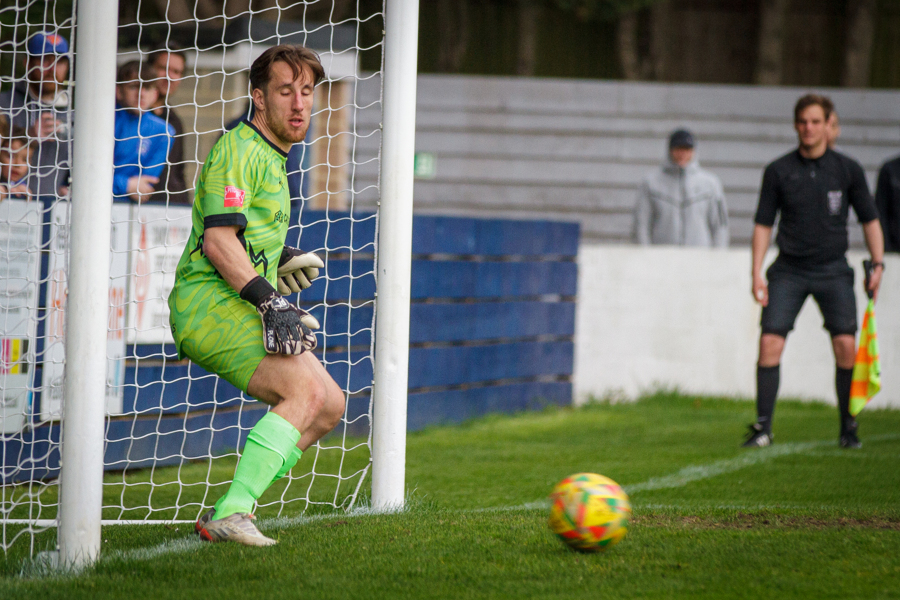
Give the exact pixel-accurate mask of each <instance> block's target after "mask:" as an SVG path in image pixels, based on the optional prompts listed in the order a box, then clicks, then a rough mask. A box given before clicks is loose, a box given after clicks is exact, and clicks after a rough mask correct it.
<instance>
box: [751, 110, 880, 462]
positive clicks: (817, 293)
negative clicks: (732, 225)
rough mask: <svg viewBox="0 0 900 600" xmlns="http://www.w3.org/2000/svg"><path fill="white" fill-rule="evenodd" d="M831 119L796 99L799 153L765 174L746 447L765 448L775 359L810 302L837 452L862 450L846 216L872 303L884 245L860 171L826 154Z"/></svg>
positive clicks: (776, 375) (757, 235)
mask: <svg viewBox="0 0 900 600" xmlns="http://www.w3.org/2000/svg"><path fill="white" fill-rule="evenodd" d="M833 112H834V105H833V104H832V102H831V100H830V99H829V98H827V97H825V96H820V95H817V94H809V95H806V96H803V97H802V98H800V99H799V100H798V101H797V104H796V106H795V107H794V129H796V131H797V137H798V140H799V146H798V148H797V149H796V150H794V151H793V152H791V153H790V154H787V155H785V156H782V157H781V158H779V159H778V160H776V161H775V162H773V163H772V164H770V165H769V166H767V167H766V170H765V173H764V175H763V181H762V190H761V192H760V196H759V206H758V207H757V210H756V219H755V222H756V225H755V227H754V230H753V241H752V249H753V271H752V277H753V297H754V299H755V300H756V301H757V302H759V304H761V305H762V307H763V310H762V318H761V323H760V324H761V329H762V332H761V335H760V339H759V361H758V362H757V368H756V386H757V392H756V413H757V420H756V423H754V424H752V425H751V426H750V432H749V435H748V436H747V440H746V441H745V442H744V446H745V447H762V446H768V445H769V444H771V443H772V415H773V414H774V412H775V398H776V396H777V395H778V383H779V379H780V364H781V354H782V352H783V350H784V344H785V339H786V338H787V334H788V333H789V332H790V331H791V330H792V329H793V328H794V321H795V320H796V318H797V314H798V313H799V312H800V308H801V307H802V306H803V303H804V301H805V300H806V298H807V296H809V295H810V294H811V295H812V296H813V298H814V299H815V301H816V304H818V306H819V310H820V311H821V313H822V317H823V318H824V326H825V329H827V330H828V332H829V333H830V334H831V345H832V348H833V350H834V358H835V363H836V365H835V389H836V391H837V401H838V410H839V412H840V421H841V429H840V438H839V443H840V445H841V447H844V448H859V447H860V445H861V444H860V442H859V437H858V435H857V428H858V425H857V423H856V421H855V419H853V417H851V416H850V411H849V406H850V383H851V381H852V376H853V362H854V358H855V348H856V329H857V322H856V297H855V295H854V293H853V269H851V268H850V265H849V264H848V263H847V257H846V253H847V248H848V240H847V217H848V215H849V212H850V207H851V206H852V207H853V210H854V212H855V213H856V216H857V219H858V220H859V222H860V223H862V229H863V234H864V235H865V239H866V246H867V247H868V249H869V253H870V254H871V256H872V262H873V265H874V272H873V274H872V277H871V280H870V283H869V289H870V290H871V291H872V292H873V293H874V294H875V297H876V298H877V295H878V288H879V286H880V284H881V275H882V273H883V271H884V262H883V260H884V258H883V257H884V238H883V236H882V232H881V225H880V223H879V221H878V211H877V210H876V208H875V202H874V200H873V199H872V195H871V194H870V193H869V188H868V185H867V184H866V179H865V174H864V173H863V169H862V167H861V166H860V164H859V163H858V162H856V161H855V160H853V159H851V158H849V157H847V156H845V155H843V154H841V153H839V152H835V151H834V150H831V149H829V148H828V136H827V127H828V119H829V118H830V117H831V115H832V113H833ZM779 214H780V215H781V220H780V223H779V225H778V235H777V237H776V239H775V242H776V244H777V245H778V250H779V252H778V258H777V259H776V260H775V262H774V263H772V265H771V266H770V267H769V268H768V270H767V271H766V276H765V278H763V276H762V274H761V270H762V264H763V259H764V258H765V255H766V250H767V249H768V248H769V243H770V241H771V239H772V227H773V225H774V224H775V218H776V216H778V215H779Z"/></svg>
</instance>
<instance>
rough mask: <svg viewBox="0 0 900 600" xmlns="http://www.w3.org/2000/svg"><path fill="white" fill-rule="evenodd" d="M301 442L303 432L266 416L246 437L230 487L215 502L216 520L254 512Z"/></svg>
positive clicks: (274, 415) (270, 414) (285, 422)
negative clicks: (258, 502)
mask: <svg viewBox="0 0 900 600" xmlns="http://www.w3.org/2000/svg"><path fill="white" fill-rule="evenodd" d="M299 441H300V432H299V431H297V429H296V428H295V427H294V426H293V425H291V424H290V423H288V422H287V421H285V420H284V419H283V418H281V417H279V416H278V415H276V414H275V413H273V412H269V413H266V415H265V416H264V417H263V418H262V419H260V420H259V422H258V423H257V424H256V426H255V427H254V428H253V429H252V430H251V431H250V435H248V436H247V443H246V444H244V452H243V453H242V454H241V462H240V463H239V464H238V468H237V470H236V471H235V473H234V481H232V482H231V487H229V488H228V491H227V492H226V493H225V495H224V496H222V497H221V498H219V501H218V502H216V507H215V508H216V514H215V518H216V520H218V519H224V518H225V517H229V516H231V515H233V514H235V513H248V512H250V511H251V510H253V504H254V503H255V502H256V500H257V499H258V498H259V497H260V496H262V494H263V492H265V491H266V490H267V489H268V488H269V486H270V485H272V481H273V478H274V477H275V475H276V474H278V473H279V472H281V470H282V468H283V467H284V466H285V464H287V463H289V462H290V461H291V460H292V459H293V457H294V450H295V449H296V448H297V442H299ZM298 458H299V457H298ZM293 462H294V463H296V462H297V461H296V460H294V461H293ZM291 466H293V465H291ZM285 472H287V471H285Z"/></svg>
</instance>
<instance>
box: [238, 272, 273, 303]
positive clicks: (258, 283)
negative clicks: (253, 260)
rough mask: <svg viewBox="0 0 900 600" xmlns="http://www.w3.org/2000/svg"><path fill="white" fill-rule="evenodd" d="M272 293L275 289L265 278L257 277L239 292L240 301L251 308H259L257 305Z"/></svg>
mask: <svg viewBox="0 0 900 600" xmlns="http://www.w3.org/2000/svg"><path fill="white" fill-rule="evenodd" d="M274 291H275V288H273V287H272V284H271V283H269V282H268V280H266V278H265V277H262V276H260V275H257V276H256V277H254V278H253V279H251V280H250V281H249V282H248V283H247V285H245V286H244V289H242V290H241V300H246V301H247V302H249V303H250V304H252V305H253V306H259V303H260V302H262V301H263V300H264V299H265V298H266V297H267V296H269V295H270V294H272V293H273V292H274Z"/></svg>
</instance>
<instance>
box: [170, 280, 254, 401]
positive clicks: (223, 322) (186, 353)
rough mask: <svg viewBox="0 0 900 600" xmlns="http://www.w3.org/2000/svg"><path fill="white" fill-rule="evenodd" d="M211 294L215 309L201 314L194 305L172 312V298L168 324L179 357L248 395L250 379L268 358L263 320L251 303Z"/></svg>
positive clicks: (215, 292) (215, 293)
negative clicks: (264, 340)
mask: <svg viewBox="0 0 900 600" xmlns="http://www.w3.org/2000/svg"><path fill="white" fill-rule="evenodd" d="M212 295H213V296H215V298H214V302H212V303H211V305H212V307H211V308H210V309H209V310H207V311H204V312H205V314H202V315H201V314H198V313H199V311H198V310H196V304H193V303H192V304H193V305H188V306H184V307H183V308H184V310H183V311H181V312H179V311H177V310H173V308H175V307H173V306H172V299H171V298H170V306H169V323H170V325H171V327H172V336H173V337H174V338H175V344H176V345H177V347H178V357H179V358H184V357H187V358H190V359H191V360H192V361H193V362H194V363H196V364H198V365H200V366H201V367H203V368H204V369H206V370H207V371H209V372H210V373H215V374H217V375H218V376H219V377H221V378H223V379H225V380H226V381H228V382H229V383H230V384H232V385H233V386H235V387H236V388H238V389H240V390H241V391H243V392H245V393H246V392H247V386H248V385H250V378H251V377H253V373H255V372H256V368H257V367H258V366H259V363H260V362H262V359H263V358H265V357H266V350H265V347H264V346H263V328H262V321H261V320H260V318H259V314H258V313H257V312H256V309H255V308H253V306H252V305H251V304H250V303H249V302H246V301H244V300H241V299H240V298H238V297H236V296H234V295H230V296H229V295H225V294H221V293H219V292H217V291H213V292H212ZM173 296H174V294H173ZM200 304H206V305H207V306H210V305H209V304H207V303H205V302H204V303H200Z"/></svg>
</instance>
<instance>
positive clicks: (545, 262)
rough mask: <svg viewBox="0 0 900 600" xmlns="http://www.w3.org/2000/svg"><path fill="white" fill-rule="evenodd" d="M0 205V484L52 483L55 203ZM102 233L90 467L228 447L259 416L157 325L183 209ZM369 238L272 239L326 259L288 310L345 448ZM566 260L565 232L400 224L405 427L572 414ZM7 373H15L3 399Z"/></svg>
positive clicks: (572, 245)
mask: <svg viewBox="0 0 900 600" xmlns="http://www.w3.org/2000/svg"><path fill="white" fill-rule="evenodd" d="M26 204H27V206H26ZM0 207H6V210H7V211H8V212H9V211H12V212H10V214H9V215H7V218H6V223H9V224H10V226H9V227H6V229H7V231H6V232H5V233H6V235H5V236H4V232H2V231H0V237H6V238H7V240H5V243H3V244H2V245H0V252H2V253H5V254H6V255H7V256H5V257H4V259H5V261H6V263H7V264H14V265H19V263H21V265H19V267H17V269H18V270H17V273H18V272H19V271H21V272H22V274H21V275H17V276H16V277H19V279H16V277H7V279H6V281H5V283H4V285H6V286H7V287H10V286H13V285H14V283H15V281H19V284H20V285H19V287H24V288H27V289H28V290H30V291H28V293H24V292H21V291H20V292H18V296H19V297H22V298H25V301H24V302H23V305H22V306H21V307H20V308H21V310H23V311H26V312H29V311H30V312H31V315H30V316H31V318H27V317H25V318H19V319H10V318H7V319H6V323H5V324H4V325H3V326H4V327H5V328H6V329H5V330H4V331H2V332H0V333H2V336H3V338H4V339H3V343H4V348H7V347H11V346H12V345H15V347H16V348H17V349H18V354H17V355H16V359H15V360H14V361H13V360H11V359H10V356H11V355H10V354H9V353H4V355H3V356H4V362H3V364H2V368H3V370H4V373H6V376H5V378H4V379H2V381H3V382H5V384H6V387H7V388H9V387H13V388H14V389H12V390H7V389H4V390H3V394H4V395H3V397H4V407H5V408H4V412H3V413H0V417H2V421H0V424H2V431H3V433H2V465H0V466H2V481H3V483H4V484H5V483H10V482H17V481H28V480H43V479H48V478H54V477H57V476H58V475H59V464H60V456H59V419H60V415H61V408H62V395H61V391H62V373H63V366H64V364H65V356H64V343H63V341H64V339H63V335H64V321H65V316H64V315H65V291H66V287H65V280H66V276H65V274H66V262H65V259H66V257H65V251H66V239H67V236H66V233H65V227H66V223H67V222H68V221H67V210H68V205H67V203H60V202H58V200H57V199H51V198H47V199H41V200H40V201H39V202H31V203H25V202H24V201H16V200H11V201H6V202H4V203H2V204H0ZM23 215H24V216H23ZM298 215H299V216H298ZM112 219H113V235H112V248H111V253H110V284H111V285H110V287H111V290H110V321H109V325H110V326H109V335H108V338H109V339H108V365H107V368H108V372H109V375H108V378H107V396H106V399H105V402H106V408H107V415H108V416H107V424H106V450H105V468H106V469H107V470H122V469H126V468H127V469H132V468H141V467H151V466H162V465H168V464H178V463H180V462H182V461H184V460H191V459H202V458H207V457H209V456H215V455H220V454H221V451H222V450H223V449H229V448H232V449H233V448H239V447H241V446H242V445H243V443H244V438H245V436H246V432H248V431H249V430H250V428H251V427H252V426H253V424H254V423H255V422H256V421H257V420H258V419H259V418H260V417H261V416H262V415H263V414H264V413H265V411H266V407H265V405H263V404H262V403H259V402H256V401H254V400H252V399H249V398H246V397H243V396H242V394H241V393H240V392H239V391H238V390H237V389H236V388H234V387H233V386H231V385H230V384H228V383H227V382H225V381H224V380H221V379H219V378H218V377H216V376H214V375H212V374H210V373H207V372H206V371H204V370H203V369H201V368H200V367H198V366H196V365H194V364H191V363H189V362H188V361H186V360H185V361H181V360H178V358H177V352H176V350H175V345H174V342H173V340H172V338H171V335H170V334H169V332H168V327H167V326H166V323H167V322H168V313H167V307H166V297H167V296H168V291H169V290H170V289H171V286H172V280H173V277H174V270H175V265H176V264H177V261H178V258H179V257H180V256H181V252H182V249H183V248H184V243H185V241H186V240H187V236H188V233H189V230H190V223H191V219H190V208H188V207H174V206H165V205H164V204H161V205H154V204H152V203H149V204H143V205H140V206H137V205H130V204H115V205H114V206H113V217H112ZM0 225H2V223H0ZM13 229H15V232H14V233H12V231H13ZM375 231H376V217H375V215H374V214H366V213H353V214H352V215H351V214H350V213H335V212H329V213H328V214H327V215H326V213H324V212H313V211H301V210H294V211H293V213H292V216H291V228H290V230H289V234H288V241H287V243H288V244H290V245H296V246H299V247H301V248H303V249H304V250H311V251H315V252H318V253H319V254H320V255H322V257H323V259H325V260H326V261H327V262H326V264H327V268H326V271H325V273H324V275H325V276H324V277H321V278H320V279H319V280H317V281H316V283H315V285H313V287H312V288H310V289H308V290H306V291H304V292H303V294H302V297H301V298H300V306H302V307H304V308H305V309H306V310H308V311H309V312H310V313H312V314H313V315H315V316H316V317H317V318H318V319H319V320H320V322H321V323H322V333H321V334H320V337H319V340H320V344H319V348H317V350H316V352H317V354H318V355H319V357H320V358H322V360H323V362H324V363H325V366H326V368H327V369H328V371H329V372H330V373H331V374H332V376H333V377H334V378H335V380H336V381H338V382H342V385H343V384H345V388H346V389H347V390H348V404H347V414H346V415H345V420H346V421H347V423H348V424H349V425H350V426H349V428H348V429H349V431H350V432H351V433H352V434H359V435H366V434H367V432H368V424H369V420H368V414H369V394H370V393H371V389H372V388H371V385H372V379H373V365H372V359H371V353H370V349H371V346H372V343H373V341H372V338H373V329H372V323H373V311H374V298H375V269H374V265H373V262H374V256H375V244H376V240H375ZM10 236H12V237H15V236H18V237H17V238H16V240H17V241H15V243H10V239H12V238H11V237H10ZM29 236H30V237H29ZM578 245H579V226H578V224H575V223H561V222H551V221H510V220H483V219H471V218H457V217H441V216H418V217H415V219H414V225H413V262H412V299H411V302H412V306H411V317H410V344H411V347H410V355H409V404H408V421H407V425H408V429H410V430H416V429H421V428H422V427H425V426H427V425H431V424H436V423H446V422H459V421H462V420H465V419H468V418H472V417H475V416H478V415H482V414H485V413H489V412H512V411H521V410H528V409H533V408H540V407H543V406H546V405H549V404H555V405H564V404H569V403H571V401H572V372H573V353H574V343H573V342H574V333H575V297H576V289H577V277H578V271H577V264H576V257H577V252H578ZM17 261H18V262H17ZM29 268H30V269H31V270H32V271H33V275H32V276H31V277H29V276H27V274H25V271H27V270H28V269H29ZM38 273H39V275H38ZM33 282H38V284H37V285H34V284H33ZM23 293H24V295H23ZM29 294H30V295H29ZM15 295H16V294H10V292H9V291H7V296H8V297H10V296H15ZM290 299H291V301H295V302H296V301H297V298H296V297H291V298H290ZM7 308H8V307H7ZM326 308H327V310H326ZM13 321H15V322H16V323H31V324H33V325H29V326H28V327H26V328H22V327H19V328H18V329H16V328H15V326H14V325H15V324H12V325H11V323H12V322H13ZM29 328H30V329H29ZM4 352H5V351H4ZM10 374H15V375H19V376H20V379H21V381H19V382H18V383H17V387H16V386H10V385H9V382H10V381H12V379H11V378H10ZM11 398H12V400H11ZM14 406H15V407H18V408H13V407H14ZM357 423H358V424H359V426H358V427H354V424H357ZM356 429H358V431H356Z"/></svg>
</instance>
